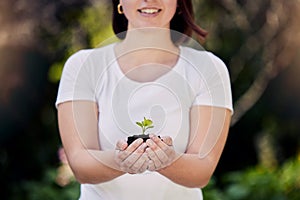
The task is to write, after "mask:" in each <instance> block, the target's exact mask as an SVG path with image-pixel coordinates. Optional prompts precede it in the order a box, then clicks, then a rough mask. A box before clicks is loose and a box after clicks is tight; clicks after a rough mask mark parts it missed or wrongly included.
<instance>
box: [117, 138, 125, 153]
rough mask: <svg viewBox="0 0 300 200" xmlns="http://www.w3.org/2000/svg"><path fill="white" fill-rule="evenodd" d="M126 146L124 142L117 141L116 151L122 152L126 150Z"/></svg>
mask: <svg viewBox="0 0 300 200" xmlns="http://www.w3.org/2000/svg"><path fill="white" fill-rule="evenodd" d="M127 146H128V144H127V142H126V141H125V140H119V141H118V142H117V144H116V150H120V151H123V150H125V149H126V148H127Z"/></svg>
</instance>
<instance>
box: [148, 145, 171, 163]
mask: <svg viewBox="0 0 300 200" xmlns="http://www.w3.org/2000/svg"><path fill="white" fill-rule="evenodd" d="M146 142H147V145H148V146H149V147H150V148H151V150H152V151H154V153H155V154H156V157H157V158H158V159H159V160H160V163H166V162H168V160H169V158H168V155H167V154H166V152H167V151H168V148H170V147H169V146H168V145H166V144H164V143H163V142H161V143H163V144H161V146H162V147H161V148H160V147H159V146H158V145H157V143H155V142H154V141H153V140H152V139H149V140H147V141H146ZM165 151H166V152H165ZM152 160H153V159H152ZM154 163H155V166H156V164H157V162H154Z"/></svg>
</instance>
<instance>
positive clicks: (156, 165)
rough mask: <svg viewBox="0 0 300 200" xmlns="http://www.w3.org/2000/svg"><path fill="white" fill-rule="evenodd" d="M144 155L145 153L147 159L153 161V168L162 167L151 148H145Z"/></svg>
mask: <svg viewBox="0 0 300 200" xmlns="http://www.w3.org/2000/svg"><path fill="white" fill-rule="evenodd" d="M146 153H147V155H148V157H149V158H150V160H151V161H153V164H154V168H155V169H159V168H160V167H161V166H162V163H161V161H160V160H159V158H158V157H157V155H156V154H155V152H154V151H153V150H152V149H151V148H147V149H146Z"/></svg>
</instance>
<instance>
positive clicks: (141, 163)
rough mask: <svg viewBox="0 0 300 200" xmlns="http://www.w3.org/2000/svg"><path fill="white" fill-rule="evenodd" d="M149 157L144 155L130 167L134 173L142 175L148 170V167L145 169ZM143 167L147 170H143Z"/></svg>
mask: <svg viewBox="0 0 300 200" xmlns="http://www.w3.org/2000/svg"><path fill="white" fill-rule="evenodd" d="M148 160H149V159H148V156H147V154H142V155H141V156H140V158H139V159H138V160H137V161H136V162H135V163H134V164H133V165H132V166H131V167H130V168H131V170H132V171H133V172H134V173H141V172H144V171H145V170H146V169H147V165H146V168H145V166H144V165H145V163H147V161H148ZM142 167H144V168H145V169H142Z"/></svg>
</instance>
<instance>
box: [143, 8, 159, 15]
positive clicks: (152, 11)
mask: <svg viewBox="0 0 300 200" xmlns="http://www.w3.org/2000/svg"><path fill="white" fill-rule="evenodd" d="M138 11H139V12H140V13H142V14H149V15H150V14H156V13H159V12H160V11H161V9H159V8H141V9H138Z"/></svg>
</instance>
